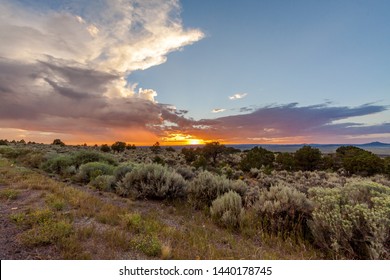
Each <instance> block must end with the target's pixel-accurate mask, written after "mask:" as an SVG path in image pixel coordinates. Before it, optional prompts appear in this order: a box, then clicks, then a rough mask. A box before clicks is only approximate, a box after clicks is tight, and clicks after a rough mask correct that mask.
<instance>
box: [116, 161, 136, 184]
mask: <svg viewBox="0 0 390 280" xmlns="http://www.w3.org/2000/svg"><path fill="white" fill-rule="evenodd" d="M134 166H135V164H134V163H131V162H126V163H122V164H121V165H119V166H117V167H115V169H114V177H115V181H117V182H119V181H120V180H122V179H123V178H124V177H125V176H126V174H127V173H128V172H130V171H131V170H133V169H134Z"/></svg>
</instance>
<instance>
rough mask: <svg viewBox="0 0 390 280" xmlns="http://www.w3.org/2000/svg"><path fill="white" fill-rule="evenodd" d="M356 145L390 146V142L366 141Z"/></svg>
mask: <svg viewBox="0 0 390 280" xmlns="http://www.w3.org/2000/svg"><path fill="white" fill-rule="evenodd" d="M356 146H360V147H366V146H370V147H374V146H388V147H390V144H388V143H382V142H378V141H376V142H371V143H365V144H360V145H356Z"/></svg>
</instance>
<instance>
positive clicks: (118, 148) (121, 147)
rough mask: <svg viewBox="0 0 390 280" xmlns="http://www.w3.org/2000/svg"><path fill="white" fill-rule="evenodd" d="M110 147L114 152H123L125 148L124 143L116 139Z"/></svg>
mask: <svg viewBox="0 0 390 280" xmlns="http://www.w3.org/2000/svg"><path fill="white" fill-rule="evenodd" d="M111 149H112V150H113V151H114V152H118V153H120V152H123V151H124V150H125V149H126V143H125V142H120V141H117V142H115V143H114V144H112V145H111Z"/></svg>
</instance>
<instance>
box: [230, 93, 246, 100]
mask: <svg viewBox="0 0 390 280" xmlns="http://www.w3.org/2000/svg"><path fill="white" fill-rule="evenodd" d="M247 95H248V94H247V93H236V94H235V95H232V96H229V99H230V100H236V99H241V98H244V97H245V96H247Z"/></svg>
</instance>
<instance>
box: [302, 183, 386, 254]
mask: <svg viewBox="0 0 390 280" xmlns="http://www.w3.org/2000/svg"><path fill="white" fill-rule="evenodd" d="M309 194H310V197H311V199H312V200H313V202H314V203H315V208H314V211H313V220H312V221H311V223H310V228H311V230H312V233H313V236H314V239H315V242H316V244H317V245H318V246H319V247H321V248H323V249H325V250H326V251H327V252H329V253H330V254H331V255H333V256H334V257H336V258H339V257H347V258H357V259H388V258H389V257H390V248H389V244H390V233H389V232H390V188H389V187H386V186H383V185H380V184H377V183H373V182H370V181H357V182H352V183H349V184H347V185H346V186H345V187H344V188H341V187H339V188H333V189H324V188H313V189H310V190H309Z"/></svg>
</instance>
